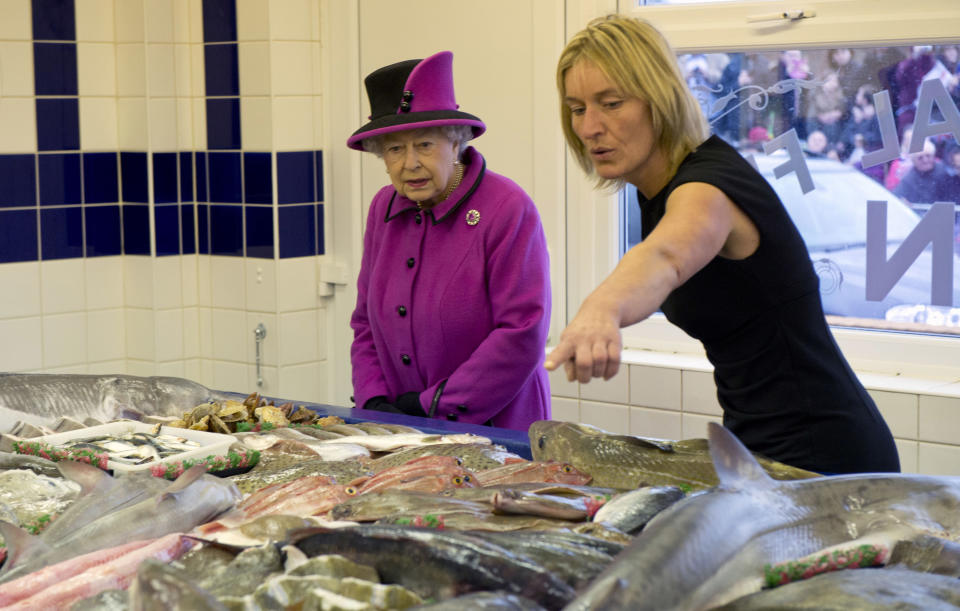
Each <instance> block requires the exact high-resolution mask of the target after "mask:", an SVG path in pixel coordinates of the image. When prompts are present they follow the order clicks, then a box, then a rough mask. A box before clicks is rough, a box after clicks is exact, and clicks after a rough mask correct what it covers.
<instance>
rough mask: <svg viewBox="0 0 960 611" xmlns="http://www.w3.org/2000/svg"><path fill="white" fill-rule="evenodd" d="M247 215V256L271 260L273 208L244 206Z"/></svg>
mask: <svg viewBox="0 0 960 611" xmlns="http://www.w3.org/2000/svg"><path fill="white" fill-rule="evenodd" d="M243 208H244V212H245V213H246V215H247V256H248V257H257V258H258V259H272V258H273V207H272V206H244V207H243Z"/></svg>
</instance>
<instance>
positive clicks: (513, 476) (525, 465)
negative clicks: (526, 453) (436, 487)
mask: <svg viewBox="0 0 960 611" xmlns="http://www.w3.org/2000/svg"><path fill="white" fill-rule="evenodd" d="M477 479H478V480H479V482H480V485H481V486H493V485H497V484H516V483H520V482H544V483H557V484H575V485H585V484H589V483H590V482H591V481H592V480H593V477H592V476H591V475H590V474H589V473H585V472H583V471H581V470H580V469H577V468H576V467H574V466H573V465H571V464H569V463H566V462H562V461H557V460H546V461H541V460H534V461H525V462H511V463H509V464H506V465H503V466H502V467H495V468H493V469H487V470H486V471H480V472H479V473H477Z"/></svg>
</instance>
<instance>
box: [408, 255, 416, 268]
mask: <svg viewBox="0 0 960 611" xmlns="http://www.w3.org/2000/svg"><path fill="white" fill-rule="evenodd" d="M416 263H417V262H416V261H415V260H414V259H413V257H410V258H409V259H407V267H413V266H414V265H416Z"/></svg>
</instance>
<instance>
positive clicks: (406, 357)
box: [400, 354, 410, 365]
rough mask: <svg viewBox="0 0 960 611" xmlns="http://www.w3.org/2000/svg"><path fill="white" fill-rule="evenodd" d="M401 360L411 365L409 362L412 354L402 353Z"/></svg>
mask: <svg viewBox="0 0 960 611" xmlns="http://www.w3.org/2000/svg"><path fill="white" fill-rule="evenodd" d="M400 362H401V363H403V364H404V365H409V364H410V355H409V354H401V355H400Z"/></svg>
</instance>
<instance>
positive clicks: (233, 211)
mask: <svg viewBox="0 0 960 611" xmlns="http://www.w3.org/2000/svg"><path fill="white" fill-rule="evenodd" d="M242 214H243V206H218V205H211V206H210V254H211V255H226V256H231V257H242V256H243V216H242Z"/></svg>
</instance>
